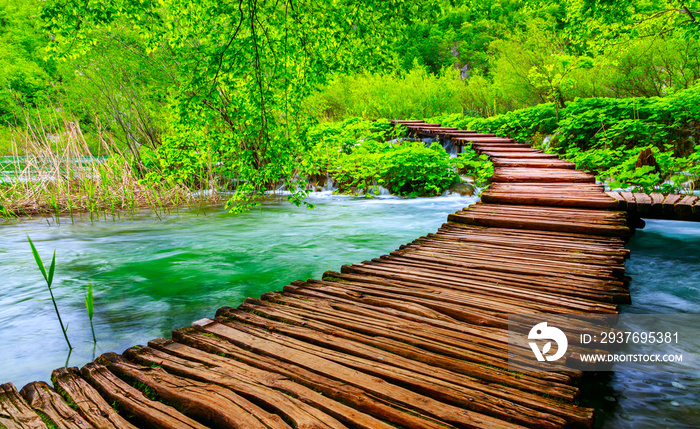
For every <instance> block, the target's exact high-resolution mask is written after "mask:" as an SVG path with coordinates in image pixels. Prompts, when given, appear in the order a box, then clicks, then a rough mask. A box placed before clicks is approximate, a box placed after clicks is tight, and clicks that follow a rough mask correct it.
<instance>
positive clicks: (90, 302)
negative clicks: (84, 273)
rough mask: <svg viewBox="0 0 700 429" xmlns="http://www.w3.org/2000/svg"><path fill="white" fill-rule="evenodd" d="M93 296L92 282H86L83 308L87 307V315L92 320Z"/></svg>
mask: <svg viewBox="0 0 700 429" xmlns="http://www.w3.org/2000/svg"><path fill="white" fill-rule="evenodd" d="M93 304H94V298H93V295H92V282H88V288H87V294H85V308H86V309H87V313H88V317H89V318H90V321H92V315H93V310H94V305H93Z"/></svg>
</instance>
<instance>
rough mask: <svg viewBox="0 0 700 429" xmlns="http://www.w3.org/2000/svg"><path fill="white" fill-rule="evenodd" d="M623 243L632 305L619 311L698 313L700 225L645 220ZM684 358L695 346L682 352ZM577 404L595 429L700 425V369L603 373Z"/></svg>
mask: <svg viewBox="0 0 700 429" xmlns="http://www.w3.org/2000/svg"><path fill="white" fill-rule="evenodd" d="M646 222H647V226H646V227H645V228H644V229H643V230H638V231H637V233H636V234H635V235H634V236H633V237H632V239H631V240H630V242H629V244H628V245H627V247H628V248H629V249H630V250H631V257H630V259H629V261H627V264H626V273H627V275H629V276H631V277H632V281H631V283H630V292H631V294H632V304H629V305H623V306H621V307H622V308H621V311H622V312H624V313H635V314H654V313H691V314H699V313H700V223H691V222H676V221H662V220H647V221H646ZM679 346H680V349H681V351H683V354H684V355H685V356H689V355H690V354H692V353H698V350H690V349H686V350H683V344H682V342H681V343H680V344H679ZM587 387H588V388H587V389H586V391H587V396H586V397H584V398H583V399H582V405H585V406H591V407H595V408H596V414H597V418H596V427H600V428H620V429H622V428H624V429H632V428H635V429H636V428H655V429H660V428H673V429H676V428H700V373H692V372H688V373H670V372H637V371H624V372H616V373H613V374H610V373H608V374H607V375H606V376H604V377H601V378H600V379H598V380H594V381H591V382H590V386H587Z"/></svg>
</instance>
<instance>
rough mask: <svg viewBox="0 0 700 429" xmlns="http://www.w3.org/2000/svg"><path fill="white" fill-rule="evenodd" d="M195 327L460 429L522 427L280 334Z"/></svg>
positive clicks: (211, 324)
mask: <svg viewBox="0 0 700 429" xmlns="http://www.w3.org/2000/svg"><path fill="white" fill-rule="evenodd" d="M193 327H194V328H195V329H198V330H202V331H204V332H207V333H211V334H215V335H219V336H221V337H223V338H225V339H226V340H228V341H230V342H232V343H234V344H236V345H238V346H239V347H247V348H249V349H251V350H255V351H256V353H259V354H265V355H268V356H274V357H276V358H277V359H279V360H284V361H288V362H292V363H294V364H296V365H299V366H302V367H304V368H306V369H313V370H314V371H316V372H319V373H321V374H326V375H329V376H332V377H334V378H336V379H341V380H343V381H344V382H346V383H350V384H352V385H354V386H356V387H360V388H362V389H364V390H367V391H370V392H371V393H373V394H375V395H378V396H382V397H388V398H391V399H392V400H394V401H396V403H398V404H401V405H402V406H405V407H409V408H413V409H416V410H419V411H420V412H422V413H425V414H426V415H430V416H433V417H435V418H437V419H440V420H443V421H445V422H447V423H449V424H452V425H455V426H458V427H474V428H510V427H519V426H518V425H514V424H512V423H506V422H504V421H503V420H500V419H496V418H493V417H489V416H485V415H482V414H479V413H475V412H472V411H469V410H466V409H462V408H460V407H456V406H454V405H450V404H447V403H445V402H440V401H437V400H435V399H433V398H432V397H429V396H423V395H420V394H418V393H416V392H414V391H412V390H410V389H407V388H403V387H399V386H397V385H394V384H392V383H388V382H387V381H385V380H383V379H380V378H377V377H376V376H372V375H369V374H366V373H364V372H361V371H358V370H356V369H353V368H350V367H348V366H345V365H342V364H339V363H337V362H334V361H331V360H329V359H327V358H323V357H320V356H317V355H315V354H312V353H310V352H309V351H308V350H306V348H307V347H308V346H302V347H300V348H294V347H290V346H289V345H288V341H289V340H287V339H286V338H285V337H284V336H281V335H277V334H274V333H263V332H260V331H257V330H253V329H250V328H244V327H242V326H239V325H236V326H231V325H226V324H222V323H218V322H216V321H214V320H211V319H203V320H201V321H198V322H195V323H194V324H193ZM255 334H257V335H255Z"/></svg>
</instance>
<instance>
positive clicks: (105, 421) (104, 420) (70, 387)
mask: <svg viewBox="0 0 700 429" xmlns="http://www.w3.org/2000/svg"><path fill="white" fill-rule="evenodd" d="M51 381H52V382H53V384H54V388H55V389H56V391H57V392H58V393H60V394H61V395H62V396H63V397H64V398H65V399H66V402H67V403H69V404H72V405H75V407H76V408H77V411H78V413H80V415H81V416H83V417H84V418H85V420H87V421H88V422H89V423H90V424H91V425H93V426H95V427H97V428H100V429H136V426H134V425H132V424H131V423H129V422H128V421H126V420H125V419H124V418H123V417H122V416H120V415H119V414H118V413H117V412H116V411H115V410H114V409H113V408H112V406H111V405H109V404H108V403H107V401H105V400H104V399H103V398H102V396H100V394H99V393H98V392H97V390H95V389H94V388H93V387H92V386H90V384H88V382H87V381H85V380H83V379H82V378H81V377H80V375H79V371H78V368H58V369H55V370H54V371H53V373H52V374H51Z"/></svg>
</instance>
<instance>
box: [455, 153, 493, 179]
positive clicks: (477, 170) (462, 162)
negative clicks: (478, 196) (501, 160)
mask: <svg viewBox="0 0 700 429" xmlns="http://www.w3.org/2000/svg"><path fill="white" fill-rule="evenodd" d="M455 166H456V167H457V168H458V169H459V173H460V174H466V175H469V176H472V177H474V182H475V183H476V185H477V186H480V187H485V186H486V185H487V184H488V180H489V179H490V178H491V176H493V163H492V162H491V161H489V157H488V156H487V155H479V154H477V153H476V151H474V150H472V149H471V146H464V147H463V148H462V152H460V154H459V155H458V156H457V159H456V160H455Z"/></svg>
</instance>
